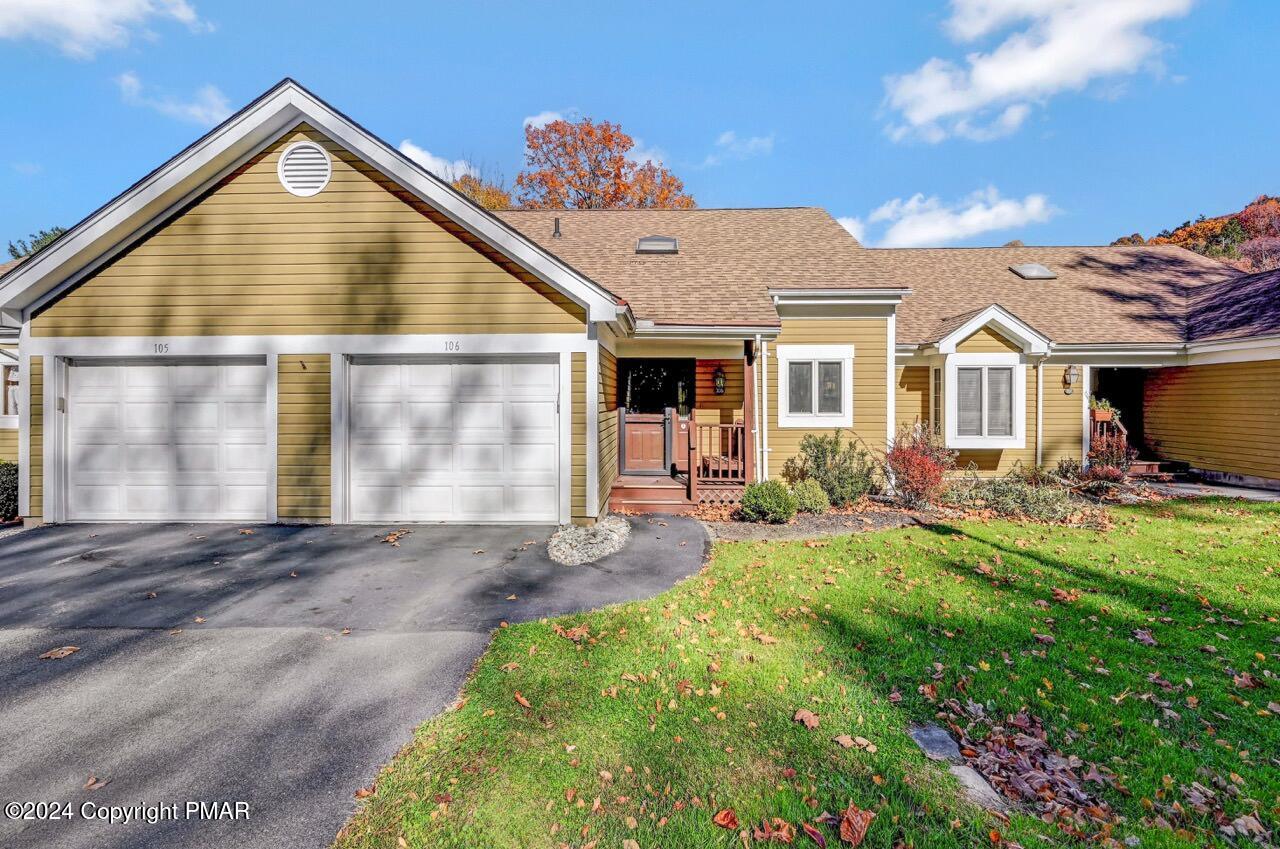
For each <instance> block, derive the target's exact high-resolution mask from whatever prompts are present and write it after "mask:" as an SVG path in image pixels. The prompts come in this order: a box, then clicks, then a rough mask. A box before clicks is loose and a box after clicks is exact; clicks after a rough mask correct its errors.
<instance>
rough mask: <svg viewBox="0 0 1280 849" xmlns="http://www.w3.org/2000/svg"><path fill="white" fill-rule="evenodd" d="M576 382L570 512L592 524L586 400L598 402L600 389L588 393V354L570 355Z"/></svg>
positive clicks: (574, 389)
mask: <svg viewBox="0 0 1280 849" xmlns="http://www.w3.org/2000/svg"><path fill="white" fill-rule="evenodd" d="M571 356H572V358H573V362H572V370H573V375H572V385H573V420H572V426H571V428H570V430H571V432H572V434H573V452H572V454H573V463H572V469H571V472H570V475H569V513H570V515H572V516H573V521H574V523H575V524H589V523H591V522H593V521H595V517H594V516H588V515H587V404H589V403H592V401H596V402H597V403H598V397H595V398H593V396H598V393H599V390H597V391H596V392H592V393H590V394H588V393H587V355H586V354H585V353H575V354H572V355H571Z"/></svg>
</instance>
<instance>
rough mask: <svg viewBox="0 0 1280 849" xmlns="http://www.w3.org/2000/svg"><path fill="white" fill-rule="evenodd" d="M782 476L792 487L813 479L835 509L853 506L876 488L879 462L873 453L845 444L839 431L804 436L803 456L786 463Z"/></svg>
mask: <svg viewBox="0 0 1280 849" xmlns="http://www.w3.org/2000/svg"><path fill="white" fill-rule="evenodd" d="M782 476H783V477H784V478H785V479H786V480H787V481H788V482H789V483H792V484H796V483H799V482H800V481H802V480H805V479H806V478H812V479H813V480H816V481H817V482H818V486H820V487H822V491H823V492H825V493H826V494H827V500H829V501H830V502H831V503H832V504H834V505H836V506H844V505H846V504H852V503H853V502H855V501H857V500H858V499H859V498H861V497H862V496H864V495H866V494H867V493H869V492H872V491H873V490H874V489H875V486H876V462H875V460H874V459H872V457H871V452H869V451H867V450H866V449H865V448H863V447H861V446H859V445H858V444H857V443H855V442H845V441H844V440H843V439H841V436H840V431H838V430H837V431H836V432H835V433H834V434H833V435H831V436H821V435H818V434H813V433H809V434H805V436H804V438H803V439H801V440H800V454H799V456H797V457H792V458H791V459H790V460H787V462H786V464H785V465H784V466H783V467H782Z"/></svg>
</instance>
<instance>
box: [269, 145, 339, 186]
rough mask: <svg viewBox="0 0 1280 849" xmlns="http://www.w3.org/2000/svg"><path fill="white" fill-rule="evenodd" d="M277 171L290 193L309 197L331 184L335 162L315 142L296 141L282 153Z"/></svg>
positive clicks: (281, 181)
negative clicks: (330, 179)
mask: <svg viewBox="0 0 1280 849" xmlns="http://www.w3.org/2000/svg"><path fill="white" fill-rule="evenodd" d="M276 173H277V174H279V176H280V184H281V185H282V186H284V187H285V188H286V189H288V190H289V193H290V194H294V195H297V196H298V197H300V198H309V197H311V196H312V195H316V194H319V193H320V192H321V191H323V190H324V187H325V186H327V185H329V178H330V177H332V176H333V163H332V162H331V161H330V159H329V153H328V151H326V150H325V149H324V148H323V147H321V146H320V145H318V144H316V143H315V142H309V141H300V142H294V143H293V144H291V145H289V146H288V147H286V148H285V149H284V152H283V153H281V154H280V164H279V165H277V166H276Z"/></svg>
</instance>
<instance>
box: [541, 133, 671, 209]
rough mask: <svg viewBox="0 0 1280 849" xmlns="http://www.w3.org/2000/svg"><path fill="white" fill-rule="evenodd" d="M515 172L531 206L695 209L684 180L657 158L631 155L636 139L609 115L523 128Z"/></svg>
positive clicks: (545, 207)
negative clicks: (521, 160) (521, 152)
mask: <svg viewBox="0 0 1280 849" xmlns="http://www.w3.org/2000/svg"><path fill="white" fill-rule="evenodd" d="M524 140H525V154H524V160H525V166H526V170H524V171H521V172H520V174H519V175H518V176H517V177H516V188H517V189H518V190H519V192H520V203H521V205H522V206H523V207H524V208H526V209H692V208H693V207H694V206H695V204H694V201H693V198H692V197H691V196H690V195H688V194H686V193H685V190H684V182H683V181H681V180H680V178H679V177H677V176H676V175H674V174H672V173H671V172H670V171H668V170H667V169H666V168H663V167H662V166H661V165H658V164H656V163H654V162H652V161H646V162H643V163H638V162H636V161H634V160H633V159H631V158H630V157H628V156H627V154H628V153H629V152H630V151H631V149H632V148H633V147H635V140H634V139H632V138H631V136H629V135H627V134H626V133H624V132H623V131H622V127H620V126H618V125H617V124H614V123H611V122H609V121H601V122H600V123H599V124H597V123H595V122H593V121H592V120H591V119H590V118H583V119H582V120H581V121H565V120H563V119H561V120H558V121H552V122H550V123H549V124H546V125H545V126H541V127H538V126H533V125H529V126H527V127H525V130H524Z"/></svg>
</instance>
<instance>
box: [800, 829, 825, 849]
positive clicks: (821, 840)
mask: <svg viewBox="0 0 1280 849" xmlns="http://www.w3.org/2000/svg"><path fill="white" fill-rule="evenodd" d="M800 830H801V831H803V832H804V833H805V836H807V837H808V838H809V839H810V840H812V841H813V842H814V843H816V844H818V849H827V838H826V837H824V836H823V835H822V832H821V831H818V830H817V829H816V828H814V827H813V826H811V825H809V824H808V823H807V822H802V823H800Z"/></svg>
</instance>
